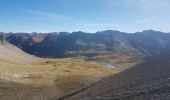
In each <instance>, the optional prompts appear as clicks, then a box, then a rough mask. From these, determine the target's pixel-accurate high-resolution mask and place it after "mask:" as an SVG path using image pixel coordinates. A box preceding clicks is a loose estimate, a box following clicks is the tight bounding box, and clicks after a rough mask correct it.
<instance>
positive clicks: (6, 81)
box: [0, 42, 114, 100]
mask: <svg viewBox="0 0 170 100" xmlns="http://www.w3.org/2000/svg"><path fill="white" fill-rule="evenodd" d="M113 73H114V71H113V69H107V68H102V67H101V66H100V65H98V64H97V63H96V62H92V61H84V60H81V59H76V58H65V59H42V58H37V57H35V56H32V55H29V54H27V53H25V52H23V51H22V50H20V49H18V48H17V47H15V46H13V45H11V44H9V43H7V42H5V43H4V42H1V43H0V99H1V100H11V98H12V99H13V100H15V99H16V100H33V99H35V100H38V99H41V100H48V99H55V98H58V97H60V96H63V95H65V94H69V93H72V92H74V91H77V90H79V89H81V88H85V87H87V86H90V85H91V84H93V83H95V82H97V81H99V80H101V79H102V78H103V77H106V76H109V75H111V74H113ZM42 98H43V99H42Z"/></svg>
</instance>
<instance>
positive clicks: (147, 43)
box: [0, 30, 170, 57]
mask: <svg viewBox="0 0 170 100" xmlns="http://www.w3.org/2000/svg"><path fill="white" fill-rule="evenodd" d="M0 34H1V37H3V38H4V39H5V40H7V41H8V42H9V43H11V44H13V45H15V46H17V47H19V48H21V49H22V50H24V51H25V52H27V53H29V54H32V55H36V56H39V57H72V56H80V55H83V56H95V55H98V54H103V53H104V54H105V53H112V54H127V55H142V56H150V55H157V54H160V53H161V52H164V51H166V50H168V49H170V34H169V33H164V32H159V31H154V30H144V31H142V32H136V33H125V32H119V31H113V30H106V31H101V32H96V33H85V32H81V31H79V32H72V33H68V32H59V33H57V32H53V33H35V32H34V33H22V32H20V33H3V32H1V33H0Z"/></svg>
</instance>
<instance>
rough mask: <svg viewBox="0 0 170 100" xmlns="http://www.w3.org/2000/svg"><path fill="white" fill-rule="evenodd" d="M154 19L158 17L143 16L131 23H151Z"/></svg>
mask: <svg viewBox="0 0 170 100" xmlns="http://www.w3.org/2000/svg"><path fill="white" fill-rule="evenodd" d="M156 19H158V16H157V15H154V16H150V17H147V18H144V19H141V20H137V21H135V22H133V23H132V24H146V23H148V22H151V23H152V22H153V21H156Z"/></svg>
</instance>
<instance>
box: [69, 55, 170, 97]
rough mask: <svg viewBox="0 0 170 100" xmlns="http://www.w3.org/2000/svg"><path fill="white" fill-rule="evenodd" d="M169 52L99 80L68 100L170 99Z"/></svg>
mask: <svg viewBox="0 0 170 100" xmlns="http://www.w3.org/2000/svg"><path fill="white" fill-rule="evenodd" d="M169 59H170V53H169V52H168V53H164V54H161V55H158V56H155V57H151V58H148V59H147V60H146V61H144V62H142V63H140V64H138V65H136V66H134V67H132V68H129V69H127V70H125V71H123V72H120V73H118V74H116V75H113V76H111V77H108V78H106V79H104V80H102V81H100V82H99V83H98V84H96V85H95V86H93V87H91V88H89V89H87V90H84V91H81V92H80V93H77V94H75V95H73V96H71V97H68V98H67V99H68V100H169V99H170V61H169Z"/></svg>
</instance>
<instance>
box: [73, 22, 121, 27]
mask: <svg viewBox="0 0 170 100" xmlns="http://www.w3.org/2000/svg"><path fill="white" fill-rule="evenodd" d="M76 25H77V26H84V27H119V26H121V25H119V24H115V23H77V24H76Z"/></svg>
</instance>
